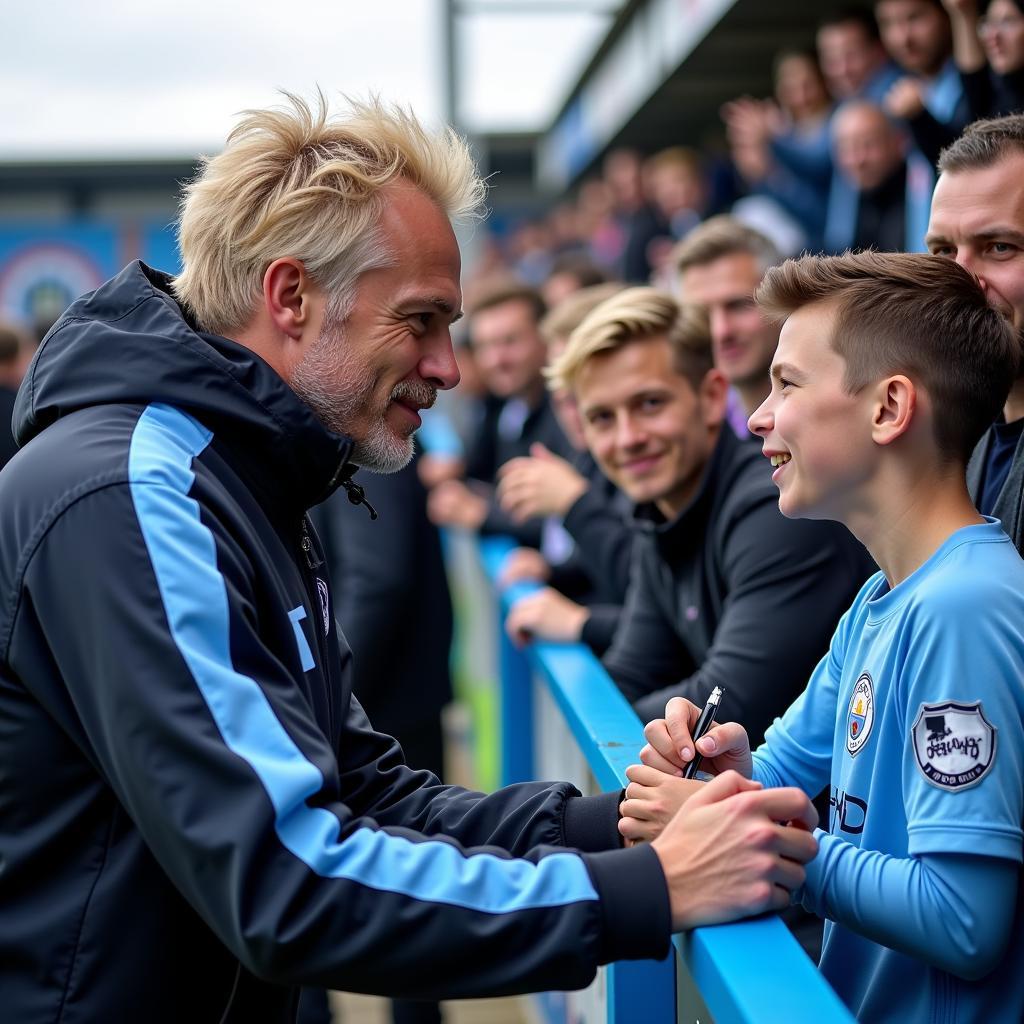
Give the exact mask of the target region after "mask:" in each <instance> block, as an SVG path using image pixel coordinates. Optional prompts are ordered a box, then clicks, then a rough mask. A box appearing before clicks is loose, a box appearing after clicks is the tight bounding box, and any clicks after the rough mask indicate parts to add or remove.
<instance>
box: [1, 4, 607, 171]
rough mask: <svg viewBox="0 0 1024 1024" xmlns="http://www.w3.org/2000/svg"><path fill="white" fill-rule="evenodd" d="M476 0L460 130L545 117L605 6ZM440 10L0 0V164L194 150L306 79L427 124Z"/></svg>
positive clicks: (538, 123)
mask: <svg viewBox="0 0 1024 1024" xmlns="http://www.w3.org/2000/svg"><path fill="white" fill-rule="evenodd" d="M487 2H488V0H472V4H473V6H472V10H467V12H466V13H465V14H463V15H462V16H460V18H459V20H458V24H459V40H460V48H461V50H462V54H463V59H462V61H461V62H460V67H461V74H462V102H461V104H460V113H461V115H462V119H463V124H464V127H466V128H467V129H469V130H470V131H494V130H517V129H519V130H523V129H535V128H539V127H545V126H546V125H547V124H548V123H549V122H550V120H551V118H552V117H553V116H554V115H555V114H556V113H557V111H558V109H559V108H560V106H561V104H562V102H563V101H564V99H565V96H566V94H567V91H568V89H569V88H570V87H571V85H572V83H573V82H574V81H575V80H576V78H577V76H578V74H579V72H580V70H581V68H582V65H583V63H584V62H585V61H586V59H587V58H588V57H589V55H590V54H591V53H592V52H593V49H594V47H595V46H596V45H597V43H598V42H599V41H600V39H601V38H602V36H603V35H604V33H605V31H606V27H607V25H608V23H609V21H608V16H607V15H603V14H600V13H594V9H595V8H596V7H603V8H604V9H607V8H608V7H609V6H611V4H608V3H604V4H600V3H595V0H578V2H579V3H580V4H581V6H582V7H583V8H589V9H590V10H589V12H588V11H586V10H584V11H582V12H581V13H578V14H577V13H568V14H548V15H544V14H540V15H537V14H530V15H509V14H506V13H498V12H491V13H485V14H480V13H477V11H478V10H486V7H487ZM441 4H442V0H334V2H328V0H290V2H289V0H245V2H244V3H243V2H238V0H167V2H164V3H162V4H153V3H151V2H147V0H130V2H129V0H94V2H93V3H85V2H82V0H34V2H31V0H0V25H2V27H3V35H4V38H5V42H4V55H3V60H2V61H0V161H6V160H17V159H30V158H37V157H45V158H51V157H58V158H59V157H73V156H89V157H105V156H111V157H128V156H191V155H194V154H196V153H199V152H209V151H211V150H216V149H217V148H218V147H219V146H220V145H221V143H222V142H223V140H224V137H225V135H226V134H227V132H228V130H229V129H230V127H231V126H232V124H233V123H234V121H235V114H236V113H237V112H238V111H239V110H242V109H244V108H246V107H260V106H265V105H268V104H271V103H274V102H275V91H276V90H277V89H280V88H286V89H289V90H292V91H295V92H299V93H301V94H303V95H305V96H309V95H311V94H312V92H313V90H314V88H315V85H316V84H317V83H319V84H320V85H321V86H322V87H323V88H324V90H325V92H327V93H328V95H336V94H337V93H338V92H350V93H353V94H355V95H366V94H367V93H368V92H371V91H373V92H378V93H380V94H381V95H382V96H383V97H384V98H385V99H389V100H393V101H397V102H401V103H404V104H407V105H409V106H411V107H412V108H413V109H414V110H415V111H416V113H417V114H418V115H419V116H420V117H421V118H423V119H424V120H427V121H437V120H440V119H441V117H442V116H443V103H444V86H443V79H442V54H441V42H442V35H441V32H442V27H441V26H442V21H441V11H442V6H441ZM507 6H508V4H507V3H506V4H504V7H506V8H507ZM521 6H522V7H523V8H525V9H527V10H530V9H531V8H532V9H533V10H537V9H538V7H539V8H541V9H543V7H544V6H545V5H544V2H543V0H527V2H524V3H522V5H521ZM560 6H562V7H564V6H565V3H564V0H563V2H562V3H561V5H560Z"/></svg>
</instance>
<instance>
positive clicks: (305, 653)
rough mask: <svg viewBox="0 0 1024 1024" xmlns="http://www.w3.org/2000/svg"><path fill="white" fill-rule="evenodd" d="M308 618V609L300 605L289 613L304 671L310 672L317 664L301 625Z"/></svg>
mask: <svg viewBox="0 0 1024 1024" xmlns="http://www.w3.org/2000/svg"><path fill="white" fill-rule="evenodd" d="M305 617H306V609H305V608H303V607H302V605H301V604H300V605H299V606H298V608H293V609H292V610H291V611H290V612H289V613H288V618H289V619H290V620H291V623H292V629H293V630H295V645H296V646H297V647H298V649H299V658H300V660H301V662H302V671H303V672H308V671H309V670H310V669H312V668H316V662H315V661H314V660H313V652H312V651H311V650H310V649H309V641H308V640H307V639H306V634H305V633H303V632H302V627H301V626H300V625H299V623H300V622H301V621H302V620H303V619H304V618H305Z"/></svg>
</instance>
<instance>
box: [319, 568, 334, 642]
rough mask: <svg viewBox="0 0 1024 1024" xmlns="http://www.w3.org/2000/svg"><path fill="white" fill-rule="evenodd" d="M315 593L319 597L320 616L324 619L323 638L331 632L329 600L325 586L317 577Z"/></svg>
mask: <svg viewBox="0 0 1024 1024" xmlns="http://www.w3.org/2000/svg"><path fill="white" fill-rule="evenodd" d="M316 592H317V593H318V594H319V595H320V614H321V615H323V617H324V636H329V635H330V632H331V598H330V594H329V593H328V591H327V584H326V583H325V582H324V581H323V580H322V579H320V577H319V576H317V578H316Z"/></svg>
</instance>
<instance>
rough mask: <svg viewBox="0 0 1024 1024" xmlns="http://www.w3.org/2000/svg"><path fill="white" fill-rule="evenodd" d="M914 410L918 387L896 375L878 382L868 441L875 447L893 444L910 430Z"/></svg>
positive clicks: (907, 378)
mask: <svg viewBox="0 0 1024 1024" xmlns="http://www.w3.org/2000/svg"><path fill="white" fill-rule="evenodd" d="M916 410H917V388H916V387H915V386H914V382H913V381H912V380H911V379H910V378H909V377H904V376H903V374H897V375H896V376H893V377H887V378H885V380H882V381H879V383H878V385H877V389H876V396H875V403H874V406H873V410H872V417H871V439H872V440H873V441H874V442H875V444H892V442H893V441H895V440H896V438H898V437H902V436H903V435H904V434H905V433H906V432H907V431H908V430H909V429H910V424H911V423H912V422H913V420H914V413H915V412H916Z"/></svg>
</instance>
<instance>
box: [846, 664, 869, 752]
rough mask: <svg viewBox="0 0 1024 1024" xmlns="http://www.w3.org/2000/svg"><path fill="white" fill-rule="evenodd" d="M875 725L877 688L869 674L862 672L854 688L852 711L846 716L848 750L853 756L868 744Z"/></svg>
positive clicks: (851, 699) (851, 700)
mask: <svg viewBox="0 0 1024 1024" xmlns="http://www.w3.org/2000/svg"><path fill="white" fill-rule="evenodd" d="M874 724H875V687H874V684H873V683H872V682H871V676H869V675H868V674H867V672H862V673H861V676H860V679H858V680H857V682H856V684H855V685H854V687H853V696H852V697H851V698H850V710H849V711H848V712H847V715H846V749H847V750H848V751H849V752H850V753H851V754H856V753H858V752H859V751H860V750H861V748H862V747H863V746H864V744H865V743H867V741H868V737H869V736H870V735H871V727H872V726H873V725H874Z"/></svg>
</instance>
